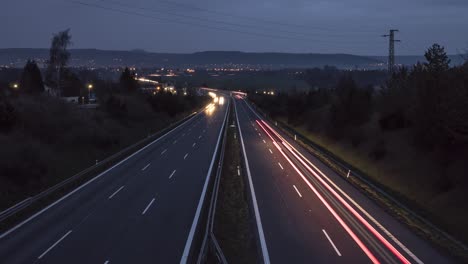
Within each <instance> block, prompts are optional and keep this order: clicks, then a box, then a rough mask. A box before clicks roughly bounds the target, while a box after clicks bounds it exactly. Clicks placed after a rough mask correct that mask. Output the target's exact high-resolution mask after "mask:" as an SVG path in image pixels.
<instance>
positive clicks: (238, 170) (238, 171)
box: [237, 166, 240, 176]
mask: <svg viewBox="0 0 468 264" xmlns="http://www.w3.org/2000/svg"><path fill="white" fill-rule="evenodd" d="M237 176H240V169H239V166H237Z"/></svg>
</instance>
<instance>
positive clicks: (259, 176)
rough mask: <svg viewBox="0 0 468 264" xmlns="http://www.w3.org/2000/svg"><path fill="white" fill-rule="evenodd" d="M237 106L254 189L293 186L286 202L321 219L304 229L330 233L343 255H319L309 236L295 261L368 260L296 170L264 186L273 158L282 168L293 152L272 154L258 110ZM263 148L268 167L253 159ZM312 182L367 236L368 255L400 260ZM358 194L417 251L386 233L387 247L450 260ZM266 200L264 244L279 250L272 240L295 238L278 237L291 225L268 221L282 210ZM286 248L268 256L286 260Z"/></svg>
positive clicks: (361, 236) (354, 229) (282, 241)
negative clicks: (268, 158)
mask: <svg viewBox="0 0 468 264" xmlns="http://www.w3.org/2000/svg"><path fill="white" fill-rule="evenodd" d="M236 106H237V108H238V114H239V119H240V120H241V121H240V123H241V124H240V127H241V128H242V129H243V132H244V134H245V135H247V136H245V135H244V140H245V141H246V146H251V147H250V149H249V148H248V150H247V154H249V152H250V155H249V157H253V158H251V160H250V164H251V165H250V166H251V170H253V169H252V167H258V168H259V169H258V173H256V174H254V173H252V174H253V176H252V177H254V181H256V184H255V185H254V186H255V188H256V189H255V190H256V191H258V192H259V193H263V195H264V196H265V197H268V195H270V196H271V195H274V194H272V193H275V189H276V190H278V189H280V188H282V187H283V186H287V187H288V189H289V190H291V191H292V192H294V193H295V196H296V201H294V200H291V201H289V203H294V204H295V205H297V204H301V206H299V207H298V210H303V209H304V208H309V210H310V212H311V215H312V216H313V217H314V218H316V219H321V218H323V221H318V225H317V224H314V223H312V222H310V223H309V227H308V229H311V230H312V229H319V230H326V232H327V234H329V235H330V237H333V241H334V242H335V245H338V246H337V247H338V248H339V249H340V251H341V254H342V256H343V258H339V259H338V260H337V259H325V258H321V257H320V255H322V254H321V253H320V247H318V246H317V245H315V242H320V241H312V242H311V243H312V244H313V245H311V246H309V247H306V248H303V251H302V252H297V253H296V254H300V255H302V256H304V258H303V261H299V262H308V261H311V260H313V261H317V262H319V263H320V262H326V263H329V262H334V263H336V262H347V261H349V260H350V259H352V260H353V262H354V261H357V262H359V263H365V262H364V261H367V262H369V261H371V260H372V259H371V258H370V257H369V256H366V255H365V254H364V251H363V250H362V248H359V247H356V244H357V243H356V242H355V241H353V240H352V239H350V235H349V234H347V233H346V232H343V227H342V226H340V225H338V224H337V220H336V219H330V217H327V215H328V216H329V215H330V213H329V212H327V210H326V209H325V208H324V207H323V203H322V204H321V203H320V202H318V199H317V196H314V195H310V193H311V191H310V190H311V189H310V187H308V186H307V184H306V182H305V181H304V180H301V179H300V178H299V177H298V172H297V171H294V170H293V171H291V172H287V176H283V177H282V180H284V183H279V184H276V186H269V185H268V184H269V183H268V181H270V182H272V181H274V180H275V179H276V177H269V178H265V177H264V175H265V174H271V175H272V176H273V175H274V173H272V170H273V171H275V170H277V169H272V168H271V166H272V165H275V164H274V163H277V162H281V164H282V165H283V167H285V164H287V161H286V160H287V159H288V157H289V158H290V159H293V158H294V157H290V156H291V155H290V154H289V156H286V157H281V155H275V154H276V153H278V152H279V151H278V149H277V148H276V147H275V146H273V147H272V146H271V145H273V140H272V139H270V138H269V137H268V135H267V133H265V132H264V131H262V129H258V130H257V129H256V128H257V127H259V128H261V127H260V126H259V125H258V124H255V123H253V122H256V120H258V119H260V118H259V117H258V116H257V115H256V114H254V113H253V111H252V109H250V107H248V105H247V104H246V102H244V101H242V100H236ZM252 123H253V126H250V124H252ZM259 131H261V132H263V134H264V135H262V134H260V135H258V132H259ZM264 139H266V141H267V144H266V146H265V143H259V142H263V140H264ZM256 142H257V143H256ZM269 144H270V145H269ZM294 146H295V147H296V145H294ZM283 148H284V147H283ZM296 148H298V149H300V148H299V147H296ZM271 149H273V150H275V151H274V153H275V154H273V153H272V151H271ZM262 151H263V153H270V154H272V155H273V156H274V157H275V159H274V160H271V161H270V162H269V163H270V165H269V166H268V165H267V164H266V163H265V162H263V163H262V160H259V159H258V158H257V157H262V154H261V152H262ZM300 152H301V153H302V154H303V155H304V156H306V155H307V157H308V156H310V154H308V153H305V152H306V151H303V150H302V151H300ZM264 155H265V154H263V156H264ZM278 156H279V157H278ZM277 159H279V160H277ZM311 160H312V161H313V163H314V164H317V163H318V164H320V165H319V166H320V168H322V167H323V164H321V163H319V162H318V161H317V160H316V159H311ZM264 163H265V164H264ZM298 163H299V162H298V161H297V160H296V161H294V162H293V163H292V164H293V165H292V166H297V167H298V169H299V171H302V172H303V174H304V175H305V177H307V179H308V180H309V178H312V177H313V175H310V174H311V173H310V172H308V171H305V169H304V168H301V167H300V164H298ZM294 164H295V165H294ZM276 166H277V165H276ZM286 167H291V166H286ZM285 169H286V171H288V168H285ZM326 172H327V173H326V174H327V175H329V174H332V173H333V172H332V171H331V170H330V169H328V170H326ZM334 176H335V177H336V175H334ZM338 177H339V176H338ZM340 180H341V181H340V182H339V184H340V187H341V185H342V184H343V181H342V179H340ZM291 181H292V182H291ZM344 183H345V184H346V185H349V184H347V183H346V182H344ZM313 184H314V185H318V186H317V187H316V188H319V189H320V191H319V193H324V196H325V197H326V198H325V199H326V201H328V202H329V203H330V204H331V206H332V208H337V209H338V213H337V214H338V216H340V217H342V218H343V219H344V222H345V223H346V224H347V225H349V226H351V229H352V232H355V233H357V234H358V236H359V237H358V238H359V239H360V240H363V241H365V242H364V243H363V244H364V247H366V248H370V249H371V252H372V254H374V255H376V256H378V257H377V258H378V259H379V261H381V262H382V263H387V262H390V263H392V262H393V263H399V261H401V260H400V259H398V258H396V257H395V256H394V255H392V254H391V253H388V250H386V248H385V247H383V246H382V245H381V244H380V243H379V242H376V239H375V238H374V237H372V235H370V234H369V231H368V230H366V229H365V228H364V227H363V226H362V223H360V222H359V221H357V220H356V219H355V218H353V217H351V216H350V213H349V212H346V211H345V209H343V206H342V205H340V204H338V202H337V201H336V198H335V197H332V196H331V195H330V194H329V193H328V191H327V190H325V189H324V187H321V185H322V183H320V182H313ZM291 185H295V186H296V187H298V188H300V190H305V191H301V194H302V195H303V196H305V197H304V199H301V200H300V201H297V200H298V195H297V193H296V192H295V190H293V188H291V187H290V186H291ZM346 187H347V188H346V190H347V191H349V189H353V188H352V186H351V188H350V186H346ZM259 190H260V191H259ZM266 190H267V191H266ZM267 192H268V193H267ZM276 193H277V194H276V196H278V197H282V199H283V200H285V199H287V197H288V196H287V193H288V191H287V190H285V191H284V192H282V193H279V192H276ZM349 194H350V195H352V196H353V197H354V195H356V190H355V189H353V191H352V192H349ZM357 196H358V198H355V199H359V200H358V201H359V204H361V203H360V200H366V201H365V202H363V203H362V204H361V206H363V207H365V208H367V206H369V205H372V206H370V209H369V210H371V211H372V215H374V216H375V215H376V214H377V215H378V217H379V218H386V219H387V218H390V220H388V219H387V220H386V223H388V222H391V221H393V223H392V224H390V225H389V226H388V229H391V231H392V233H393V234H394V235H395V234H397V233H398V234H402V233H403V234H405V235H404V236H402V238H401V239H400V240H401V241H405V243H401V244H406V245H411V248H412V249H413V248H414V249H415V250H414V251H415V252H416V251H417V252H418V254H414V253H413V252H411V251H410V253H413V255H412V256H411V255H410V254H408V253H407V252H406V251H405V250H404V249H401V247H400V245H398V244H397V243H395V241H394V240H392V239H391V238H388V237H386V238H385V239H387V240H389V241H390V244H391V246H394V247H398V248H399V251H401V252H403V253H402V255H403V257H404V259H408V260H411V262H413V263H418V261H419V258H418V257H416V255H417V256H423V257H424V259H426V263H432V261H433V260H437V261H438V262H437V263H447V262H449V260H448V259H446V258H445V257H443V256H441V255H440V254H439V253H437V252H436V251H435V250H434V249H432V248H431V247H430V246H428V245H427V243H426V242H424V241H422V240H420V239H419V238H418V237H416V236H415V235H414V234H412V233H410V232H408V230H405V227H402V226H401V225H400V224H399V223H395V222H396V221H395V220H394V219H392V218H391V217H390V216H389V215H388V214H386V213H385V212H384V211H383V210H382V209H381V208H379V207H377V206H376V205H375V204H373V203H372V202H371V201H369V199H367V198H366V197H364V196H363V195H362V194H360V193H359V195H357ZM258 197H259V200H261V199H262V196H261V195H258ZM264 200H266V201H269V200H272V198H264ZM259 203H260V202H259ZM264 203H265V204H266V205H264V206H263V207H260V208H261V209H260V212H261V214H262V219H264V218H265V217H263V215H268V214H271V215H272V216H271V217H267V220H264V226H265V230H266V231H265V232H266V233H268V232H270V237H269V238H268V236H267V244H268V247H269V249H270V248H278V250H279V248H280V247H281V245H276V244H283V245H290V244H291V243H293V242H294V241H289V240H285V239H284V236H283V237H282V236H281V235H282V234H281V233H282V232H289V231H290V230H286V231H282V229H281V227H282V226H281V224H282V223H279V224H278V223H275V224H271V223H269V222H273V221H271V218H275V222H278V221H277V220H276V219H277V218H278V217H280V216H281V214H280V213H281V212H276V214H274V213H275V212H271V211H272V210H273V211H274V210H275V209H276V211H281V210H282V209H281V207H279V206H276V208H275V207H274V206H273V205H269V202H264ZM298 217H302V218H304V216H298ZM290 221H291V220H290V219H287V218H285V219H284V220H283V222H290ZM320 224H322V225H323V226H320ZM283 225H284V224H283ZM371 225H373V223H371ZM268 227H269V228H268ZM395 227H397V228H396V229H397V230H396V231H395V230H393V229H394V228H395ZM373 228H375V229H379V228H378V227H373ZM402 230H403V231H402ZM300 231H301V230H294V232H300ZM387 231H388V230H387ZM379 232H380V233H383V236H386V235H387V234H386V233H385V232H381V231H379ZM291 237H292V236H291ZM408 237H410V238H411V239H407V238H408ZM322 238H323V234H322ZM295 239H298V238H297V237H296V238H295ZM315 240H320V238H318V237H317V238H316V239H315ZM278 241H279V242H278ZM398 241H399V240H398ZM327 242H328V241H327ZM307 243H308V242H307V241H303V242H302V244H307ZM309 243H310V242H309ZM328 247H330V245H328ZM287 248H288V250H287V251H288V252H289V251H291V250H292V251H297V248H296V247H294V248H292V247H291V246H287ZM420 249H423V250H420ZM271 251H273V252H277V251H276V250H270V252H271ZM284 252H285V250H283V251H281V252H280V253H278V254H276V255H275V254H271V255H270V256H271V260H272V262H276V263H281V262H283V261H286V260H287V259H288V258H289V257H290V256H289V255H288V254H287V253H286V255H287V256H284V255H285V253H284ZM316 253H318V254H316ZM335 256H337V255H336V254H335ZM413 257H415V258H413ZM346 260H347V261H346Z"/></svg>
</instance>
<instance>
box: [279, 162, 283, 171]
mask: <svg viewBox="0 0 468 264" xmlns="http://www.w3.org/2000/svg"><path fill="white" fill-rule="evenodd" d="M278 165H279V166H280V168H281V169H282V170H284V168H283V166H281V163H279V162H278Z"/></svg>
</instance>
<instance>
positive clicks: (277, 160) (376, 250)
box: [234, 96, 451, 263]
mask: <svg viewBox="0 0 468 264" xmlns="http://www.w3.org/2000/svg"><path fill="white" fill-rule="evenodd" d="M234 101H235V104H234V105H235V109H236V113H237V118H238V123H239V132H240V133H239V134H240V138H241V145H242V147H243V152H244V158H245V165H246V168H245V171H246V173H247V178H248V183H249V189H250V194H251V197H252V200H253V208H254V215H255V218H256V219H255V221H256V224H257V228H258V237H259V241H260V243H259V245H260V249H261V252H262V254H263V257H264V262H265V263H270V262H271V263H450V262H451V260H450V259H448V258H446V257H445V256H443V255H441V254H440V253H438V252H437V251H436V250H435V249H433V248H432V247H431V246H430V245H429V244H428V243H427V242H425V241H423V240H422V239H420V238H419V237H418V236H416V235H415V234H414V233H412V232H411V231H410V230H409V229H407V228H406V227H405V226H403V225H402V224H401V223H399V222H398V221H397V220H395V219H394V218H393V217H391V216H390V215H389V214H387V213H386V212H385V211H384V210H383V209H382V208H381V207H379V206H377V205H376V204H375V203H374V202H372V201H371V200H370V199H368V198H367V197H366V196H364V195H363V194H362V193H361V192H359V191H358V190H357V189H355V188H354V187H353V186H351V185H350V184H349V183H348V182H347V181H346V179H345V178H342V177H340V176H339V175H337V174H336V173H335V172H334V171H332V170H331V169H330V168H328V167H327V166H325V165H324V164H322V163H321V162H320V161H319V160H317V159H316V158H315V157H313V156H312V155H311V154H309V153H308V152H307V151H305V150H304V149H303V148H302V147H300V146H299V145H298V144H296V143H295V142H294V140H293V139H290V138H288V137H287V136H286V135H284V134H283V133H282V132H280V131H279V130H278V129H276V128H275V127H274V125H273V124H270V123H269V122H267V121H265V120H262V118H261V116H259V115H258V113H256V111H255V110H254V109H253V108H252V107H251V105H250V104H249V103H248V102H247V101H246V100H244V99H242V98H241V97H239V96H236V99H235V100H234Z"/></svg>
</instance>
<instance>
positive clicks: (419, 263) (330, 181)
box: [245, 102, 424, 264]
mask: <svg viewBox="0 0 468 264" xmlns="http://www.w3.org/2000/svg"><path fill="white" fill-rule="evenodd" d="M245 104H246V105H247V106H248V107H249V108H250V110H251V111H252V112H253V113H254V114H255V115H256V116H257V117H258V118H259V119H261V116H260V115H259V114H258V113H257V112H255V111H254V110H253V108H252V107H251V106H250V105H249V104H248V103H247V102H245ZM286 143H287V144H288V145H291V144H290V143H289V142H287V141H286ZM298 154H299V155H300V156H301V157H302V158H303V159H304V160H305V161H306V162H307V163H308V164H309V165H311V166H312V167H313V168H314V169H315V170H316V171H318V172H319V173H320V175H321V176H323V178H325V179H326V180H327V181H328V182H329V183H330V184H331V185H332V186H333V187H335V188H336V190H338V191H339V192H340V193H341V194H342V195H343V196H345V197H346V198H347V199H348V201H350V202H351V203H352V204H353V205H354V206H356V207H357V208H358V209H359V210H360V211H361V212H362V213H363V214H364V215H365V216H366V217H367V218H368V219H370V220H371V221H372V222H373V223H374V224H375V225H376V226H377V227H379V228H380V230H382V231H383V232H384V233H385V234H386V235H387V236H388V237H390V239H392V240H393V242H395V244H397V245H398V246H399V247H400V248H402V249H403V250H404V251H405V252H406V253H407V254H408V255H409V256H410V257H412V258H413V259H414V261H416V262H417V263H418V264H424V262H423V261H421V260H420V259H419V258H418V257H417V256H416V255H415V254H414V253H413V252H412V251H411V250H409V248H407V247H406V246H405V245H404V244H403V243H401V242H400V240H398V239H397V238H396V237H395V236H394V235H393V234H392V233H390V231H388V230H387V229H386V228H385V227H384V226H382V225H381V224H380V223H379V222H378V221H377V220H376V219H375V218H374V217H372V216H371V215H370V214H369V213H368V212H367V211H366V210H365V209H364V208H362V207H361V206H360V205H359V204H358V203H357V202H356V201H354V199H352V198H351V197H350V196H349V195H348V194H346V192H344V191H343V190H342V189H341V188H339V187H338V186H337V185H336V184H335V183H334V182H333V181H332V180H331V179H330V178H329V177H328V176H326V175H325V174H324V173H323V172H322V171H321V170H320V169H318V168H317V166H315V165H314V164H313V163H312V162H311V161H309V160H308V159H307V158H305V157H304V155H302V153H300V152H298Z"/></svg>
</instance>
